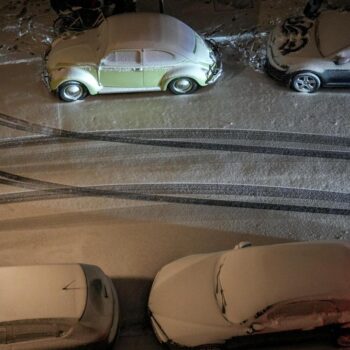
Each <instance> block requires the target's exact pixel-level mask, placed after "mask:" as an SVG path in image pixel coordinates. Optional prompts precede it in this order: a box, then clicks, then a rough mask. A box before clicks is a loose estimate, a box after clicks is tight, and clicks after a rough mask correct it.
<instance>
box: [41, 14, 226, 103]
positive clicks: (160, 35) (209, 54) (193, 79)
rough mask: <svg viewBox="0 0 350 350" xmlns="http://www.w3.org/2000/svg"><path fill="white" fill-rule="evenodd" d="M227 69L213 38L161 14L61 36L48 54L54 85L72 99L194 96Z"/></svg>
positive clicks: (114, 18) (119, 20) (116, 20)
mask: <svg viewBox="0 0 350 350" xmlns="http://www.w3.org/2000/svg"><path fill="white" fill-rule="evenodd" d="M221 71H222V67H221V61H220V57H219V55H218V53H217V51H216V49H215V47H213V45H212V44H211V43H210V42H206V41H204V40H203V39H202V38H201V37H200V36H199V35H198V34H197V33H196V32H195V31H193V30H192V29H191V28H190V27H189V26H187V25H186V24H185V23H183V22H181V21H179V20H178V19H176V18H174V17H170V16H167V15H163V14H159V13H129V14H123V15H118V16H112V17H109V18H107V19H106V20H105V21H104V22H103V23H102V24H101V25H100V26H99V27H97V28H94V29H90V30H86V31H85V32H82V33H78V34H74V35H72V36H70V37H65V36H63V37H61V38H58V39H57V40H56V41H54V42H53V44H52V49H51V52H50V53H49V54H48V57H47V73H48V75H47V77H48V81H49V87H50V89H51V90H52V91H55V92H57V94H58V96H59V97H60V98H61V99H62V100H64V101H67V102H70V101H76V100H79V99H83V98H84V97H85V96H86V95H88V94H90V95H96V94H104V93H117V92H138V91H161V90H163V91H164V90H167V89H169V90H170V91H171V92H173V93H174V94H177V95H181V94H188V93H192V92H194V91H195V90H197V88H198V87H200V86H206V85H209V84H213V83H214V82H215V81H216V80H217V79H218V78H219V76H220V74H221Z"/></svg>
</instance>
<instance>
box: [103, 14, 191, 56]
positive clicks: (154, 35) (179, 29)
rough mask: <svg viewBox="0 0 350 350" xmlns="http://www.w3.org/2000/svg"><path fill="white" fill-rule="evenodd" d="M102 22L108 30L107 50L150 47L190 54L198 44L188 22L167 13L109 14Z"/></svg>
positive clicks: (104, 30)
mask: <svg viewBox="0 0 350 350" xmlns="http://www.w3.org/2000/svg"><path fill="white" fill-rule="evenodd" d="M102 26H104V28H103V30H102V32H103V33H106V32H107V33H108V34H106V38H108V39H107V47H106V50H105V52H106V53H108V52H110V51H113V50H118V49H142V48H147V49H158V50H165V51H169V52H174V53H179V54H182V55H184V56H185V57H188V56H189V55H191V54H193V51H194V49H195V45H196V37H195V32H194V31H193V30H192V29H191V28H190V27H189V26H188V25H186V24H185V23H183V22H181V21H179V20H178V19H176V18H174V17H171V16H167V15H164V14H159V13H128V14H122V15H118V16H112V17H109V18H107V20H106V21H105V23H103V24H102ZM103 35H105V34H103ZM100 40H103V39H102V38H101V39H100Z"/></svg>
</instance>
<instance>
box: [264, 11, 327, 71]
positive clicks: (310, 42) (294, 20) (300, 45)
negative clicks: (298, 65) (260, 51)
mask: <svg viewBox="0 0 350 350" xmlns="http://www.w3.org/2000/svg"><path fill="white" fill-rule="evenodd" d="M315 35H316V26H315V21H312V20H310V19H308V18H306V17H291V18H288V19H286V20H285V21H284V22H283V23H282V24H281V25H278V26H277V27H276V28H275V29H274V30H273V31H272V33H271V35H270V40H269V44H268V45H269V49H270V53H271V55H272V58H273V59H274V61H277V62H278V63H279V64H280V65H281V66H283V65H285V66H289V65H291V64H293V63H295V62H296V61H298V59H300V58H302V59H307V58H309V59H313V58H320V57H321V55H320V52H319V50H318V48H317V41H316V37H315Z"/></svg>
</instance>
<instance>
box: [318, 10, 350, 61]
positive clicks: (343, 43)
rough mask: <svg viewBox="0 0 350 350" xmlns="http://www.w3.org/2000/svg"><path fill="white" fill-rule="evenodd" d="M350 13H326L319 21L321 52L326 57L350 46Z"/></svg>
mask: <svg viewBox="0 0 350 350" xmlns="http://www.w3.org/2000/svg"><path fill="white" fill-rule="evenodd" d="M349 23H350V12H345V11H344V12H339V11H326V12H324V13H322V14H321V15H320V17H319V19H318V41H319V50H320V52H321V54H322V55H323V56H324V57H328V56H331V55H335V54H337V53H338V52H339V51H341V50H343V49H345V48H347V47H349V46H350V31H349Z"/></svg>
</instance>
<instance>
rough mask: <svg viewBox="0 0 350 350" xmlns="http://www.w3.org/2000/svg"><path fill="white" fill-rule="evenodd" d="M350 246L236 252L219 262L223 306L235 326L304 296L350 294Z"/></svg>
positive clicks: (297, 245)
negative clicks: (269, 309)
mask: <svg viewBox="0 0 350 350" xmlns="http://www.w3.org/2000/svg"><path fill="white" fill-rule="evenodd" d="M349 266H350V246H349V245H347V244H342V243H338V242H334V243H333V242H331V243H329V242H328V243H327V242H309V243H305V242H304V243H295V244H278V245H272V246H263V247H251V248H244V249H241V250H233V251H230V252H227V253H226V254H224V255H223V256H222V257H221V259H220V260H219V262H218V265H217V274H216V283H217V284H218V285H219V286H220V288H218V290H221V294H222V295H219V294H217V301H218V303H219V307H220V308H221V309H222V310H224V316H225V318H226V319H227V320H229V321H230V322H232V323H236V324H239V323H241V322H244V321H246V320H248V319H250V318H252V317H254V316H255V315H256V314H257V313H259V312H262V311H263V310H265V309H267V308H268V307H270V306H272V305H274V304H277V303H281V302H288V301H292V300H298V299H300V298H306V299H307V298H310V297H314V298H317V297H323V298H327V297H337V296H342V297H344V296H346V295H347V296H348V298H349V291H350V269H349Z"/></svg>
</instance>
